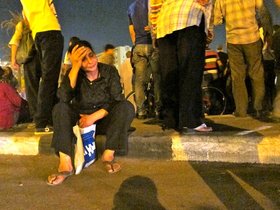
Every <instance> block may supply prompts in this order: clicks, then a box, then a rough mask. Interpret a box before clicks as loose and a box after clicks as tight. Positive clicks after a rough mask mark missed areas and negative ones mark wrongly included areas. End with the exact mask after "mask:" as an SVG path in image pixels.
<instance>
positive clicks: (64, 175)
mask: <svg viewBox="0 0 280 210" xmlns="http://www.w3.org/2000/svg"><path fill="white" fill-rule="evenodd" d="M73 174H74V170H72V171H61V172H58V173H56V174H52V175H50V176H48V180H47V184H48V185H50V186H56V185H59V184H61V183H62V182H64V181H65V180H66V179H67V178H68V177H69V176H71V175H73ZM59 177H62V178H61V179H60V181H59V182H56V180H58V179H59Z"/></svg>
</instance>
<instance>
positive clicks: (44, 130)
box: [34, 127, 53, 135]
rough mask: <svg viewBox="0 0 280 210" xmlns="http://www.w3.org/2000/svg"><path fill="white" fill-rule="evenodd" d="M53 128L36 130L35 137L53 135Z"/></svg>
mask: <svg viewBox="0 0 280 210" xmlns="http://www.w3.org/2000/svg"><path fill="white" fill-rule="evenodd" d="M52 133H53V128H51V127H45V128H36V130H35V133H34V134H35V135H44V134H52Z"/></svg>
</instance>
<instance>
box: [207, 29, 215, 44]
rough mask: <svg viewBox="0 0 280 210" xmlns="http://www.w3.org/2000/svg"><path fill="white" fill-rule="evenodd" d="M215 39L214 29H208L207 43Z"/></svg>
mask: <svg viewBox="0 0 280 210" xmlns="http://www.w3.org/2000/svg"><path fill="white" fill-rule="evenodd" d="M213 39H214V33H213V32H212V31H209V30H208V35H207V38H206V44H208V45H209V44H210V43H211V42H212V40H213Z"/></svg>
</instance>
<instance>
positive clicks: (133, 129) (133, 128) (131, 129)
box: [128, 126, 136, 133]
mask: <svg viewBox="0 0 280 210" xmlns="http://www.w3.org/2000/svg"><path fill="white" fill-rule="evenodd" d="M135 130H136V128H135V127H132V126H130V127H129V129H128V132H129V133H131V132H133V131H135Z"/></svg>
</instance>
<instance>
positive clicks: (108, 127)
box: [96, 101, 135, 173]
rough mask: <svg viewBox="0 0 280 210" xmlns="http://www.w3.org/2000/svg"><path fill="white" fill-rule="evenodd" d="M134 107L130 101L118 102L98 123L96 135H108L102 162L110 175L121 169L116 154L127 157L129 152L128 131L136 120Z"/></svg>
mask: <svg viewBox="0 0 280 210" xmlns="http://www.w3.org/2000/svg"><path fill="white" fill-rule="evenodd" d="M134 115H135V114H134V107H133V105H132V104H131V103H130V102H129V101H121V102H118V103H117V104H116V105H115V106H114V107H113V109H112V110H111V111H110V113H109V115H108V116H107V117H106V118H104V119H102V120H101V121H100V122H98V123H97V128H96V133H97V134H104V133H105V135H106V144H105V150H104V152H103V154H102V161H103V163H104V164H105V167H106V170H107V171H108V172H109V173H115V172H117V171H119V170H120V169H121V167H120V165H119V164H118V163H116V162H115V154H119V155H126V154H127V152H128V132H127V131H128V129H129V127H130V124H131V122H132V120H133V118H134Z"/></svg>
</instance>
